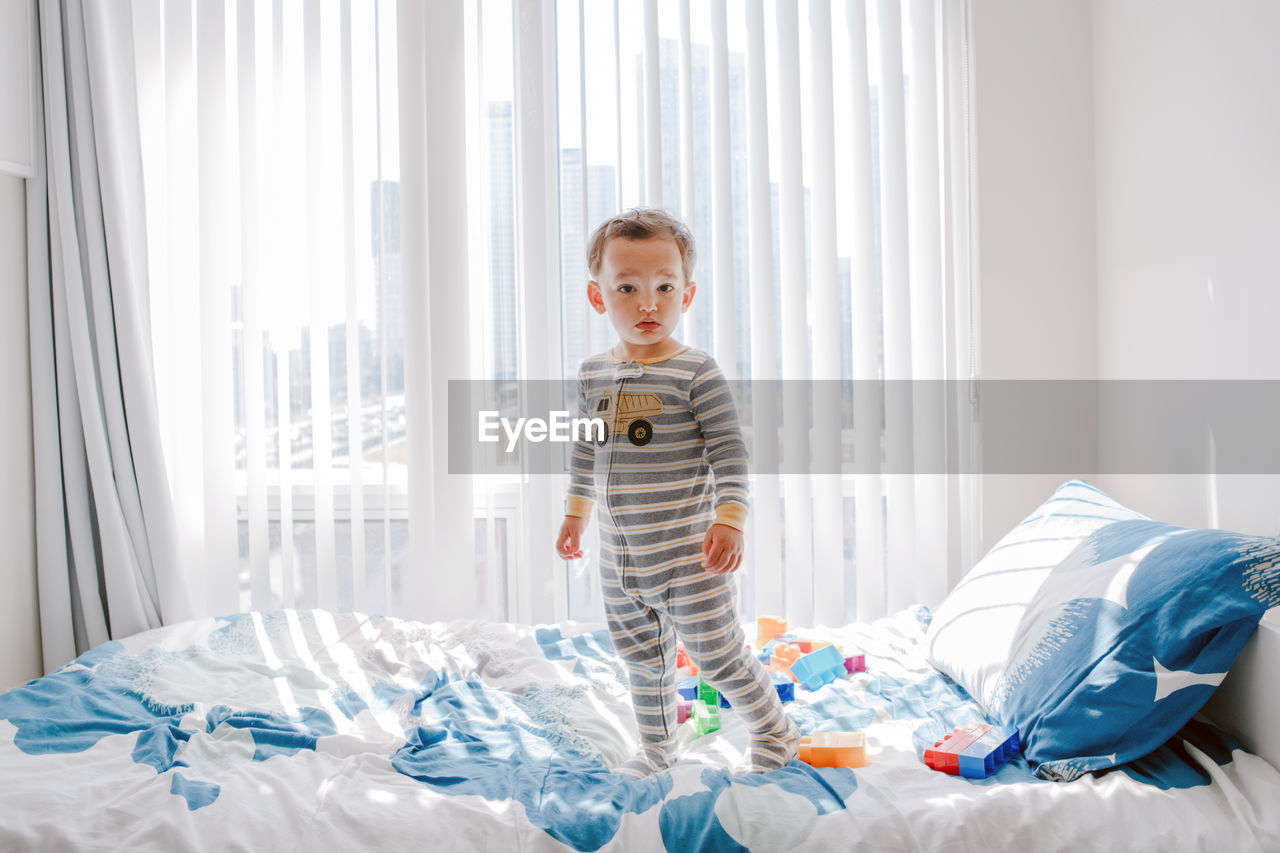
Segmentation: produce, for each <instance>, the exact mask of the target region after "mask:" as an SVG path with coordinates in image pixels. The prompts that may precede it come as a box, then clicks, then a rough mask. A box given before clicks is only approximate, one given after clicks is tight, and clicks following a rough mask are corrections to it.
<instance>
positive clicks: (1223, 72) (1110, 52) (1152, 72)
mask: <svg viewBox="0 0 1280 853" xmlns="http://www.w3.org/2000/svg"><path fill="white" fill-rule="evenodd" d="M1277 33H1280V3H1275V2H1273V0H1197V2H1190V0H1184V2H1179V3H1176V4H1174V3H1166V2H1161V0H1105V2H1095V4H1094V34H1093V42H1094V48H1093V49H1094V92H1093V97H1094V104H1095V113H1094V131H1095V148H1094V150H1095V159H1096V167H1097V181H1096V195H1097V235H1098V236H1097V247H1098V250H1097V258H1098V261H1097V263H1098V353H1099V355H1098V370H1099V375H1100V376H1101V377H1102V378H1105V379H1129V378H1138V379H1141V378H1156V379H1182V378H1194V379H1280V335H1278V334H1277V333H1276V330H1275V326H1276V319H1277V317H1280V238H1278V235H1280V154H1277V152H1280V98H1278V97H1277V93H1280V49H1277V46H1276V34H1277ZM1117 418H1118V415H1116V414H1114V413H1111V412H1109V411H1107V410H1106V409H1105V408H1104V409H1103V411H1102V412H1101V417H1100V422H1099V432H1100V435H1101V436H1103V440H1102V442H1101V443H1100V446H1099V454H1100V457H1101V458H1102V459H1104V460H1106V459H1107V458H1108V457H1109V455H1110V453H1111V452H1112V451H1111V450H1110V449H1109V447H1108V444H1107V442H1106V436H1108V435H1109V434H1111V435H1114V434H1118V433H1119V431H1120V430H1121V429H1122V428H1123V423H1120V422H1118V420H1117ZM1272 432H1273V434H1275V435H1280V431H1277V430H1276V429H1275V427H1274V425H1272ZM1206 467H1208V466H1206ZM1099 485H1100V486H1102V488H1104V489H1106V490H1107V491H1109V492H1110V493H1111V494H1113V495H1114V496H1115V497H1116V498H1117V499H1119V500H1121V501H1123V502H1125V503H1127V504H1128V505H1130V506H1133V507H1134V508H1136V509H1139V510H1140V511H1142V512H1144V513H1146V514H1148V515H1150V516H1153V517H1155V518H1159V519H1161V520H1165V521H1172V522H1174V523H1177V524H1183V525H1188V526H1210V527H1222V528H1226V529H1231V530H1240V531H1243V532H1248V533H1257V534H1264V535H1270V536H1275V535H1278V534H1280V476H1273V475H1265V476H1264V475H1230V476H1228V475H1217V476H1213V475H1208V474H1205V475H1181V476H1141V477H1139V476H1119V475H1112V476H1108V477H1105V478H1102V481H1101V482H1100V483H1099ZM1277 672H1280V618H1278V613H1277V611H1276V610H1273V611H1272V612H1271V613H1270V614H1268V616H1267V620H1266V621H1264V623H1263V627H1262V628H1261V629H1260V630H1259V631H1258V634H1257V636H1256V637H1255V639H1254V640H1253V641H1252V642H1251V643H1250V645H1249V646H1248V647H1247V648H1246V650H1245V652H1244V653H1243V654H1242V655H1241V658H1240V660H1239V661H1238V662H1237V664H1236V666H1235V667H1233V668H1232V671H1231V675H1230V676H1228V678H1227V680H1226V682H1224V684H1223V686H1222V688H1221V689H1219V691H1218V693H1217V694H1216V695H1215V697H1214V701H1212V702H1211V703H1210V705H1209V707H1208V709H1207V710H1208V711H1209V712H1210V714H1212V715H1213V716H1214V717H1215V718H1216V719H1218V720H1219V722H1222V723H1224V724H1225V725H1227V726H1228V727H1229V728H1233V729H1234V730H1235V731H1236V733H1237V734H1240V735H1242V738H1241V739H1242V740H1243V741H1244V743H1245V745H1246V746H1249V747H1250V748H1252V749H1254V750H1255V751H1257V752H1259V753H1260V754H1261V755H1263V756H1264V757H1266V758H1268V759H1269V760H1271V761H1272V762H1273V763H1276V764H1278V765H1280V734H1277V733H1276V731H1275V727H1274V723H1273V720H1274V713H1275V705H1276V703H1277V702H1280V686H1277V682H1276V680H1275V674H1276V673H1277Z"/></svg>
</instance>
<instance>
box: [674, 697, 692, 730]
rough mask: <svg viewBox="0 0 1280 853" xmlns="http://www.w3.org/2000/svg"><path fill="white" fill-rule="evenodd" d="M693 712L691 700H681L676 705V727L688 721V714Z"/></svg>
mask: <svg viewBox="0 0 1280 853" xmlns="http://www.w3.org/2000/svg"><path fill="white" fill-rule="evenodd" d="M692 712H693V700H692V699H681V700H680V702H679V703H678V704H677V705H676V723H677V725H678V724H680V723H683V722H684V721H685V720H687V719H689V714H691V713H692Z"/></svg>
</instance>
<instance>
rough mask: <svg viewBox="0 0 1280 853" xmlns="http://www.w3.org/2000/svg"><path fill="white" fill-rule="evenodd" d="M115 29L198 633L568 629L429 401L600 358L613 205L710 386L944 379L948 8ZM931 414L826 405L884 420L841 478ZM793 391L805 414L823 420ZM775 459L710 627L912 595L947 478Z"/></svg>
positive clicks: (188, 18) (953, 286)
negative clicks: (473, 384)
mask: <svg viewBox="0 0 1280 853" xmlns="http://www.w3.org/2000/svg"><path fill="white" fill-rule="evenodd" d="M132 6H133V11H134V31H135V42H136V44H137V48H138V53H137V65H138V68H137V71H138V74H137V77H138V80H139V86H140V91H139V102H140V110H141V113H142V138H143V161H144V171H145V174H146V186H147V209H148V217H147V222H148V235H149V237H150V242H149V245H150V247H151V255H150V258H149V262H150V267H151V272H152V281H153V294H152V313H153V327H154V329H155V344H156V346H155V352H156V363H157V379H158V384H159V398H160V403H161V420H162V424H163V427H164V434H165V436H166V438H165V450H166V455H167V458H168V459H169V461H170V466H171V475H172V480H173V491H174V495H175V501H176V503H177V505H178V514H179V526H180V530H181V541H182V548H183V551H184V553H185V555H186V556H187V558H188V562H189V565H192V566H194V567H195V575H196V577H195V578H194V579H193V580H194V584H193V586H194V587H195V590H196V593H197V597H198V598H201V599H202V601H203V607H202V608H200V609H202V610H203V611H205V612H226V611H231V610H239V609H247V608H269V607H281V606H283V607H303V606H321V607H330V608H335V609H348V608H354V609H359V610H371V611H378V612H389V613H396V614H401V615H408V616H413V617H415V618H428V619H431V618H446V617H454V616H459V617H462V616H487V617H490V618H496V619H508V620H517V621H522V622H536V621H545V620H551V619H561V618H566V617H574V618H593V617H597V616H598V615H599V613H600V610H599V599H598V593H597V592H596V586H595V579H594V575H593V571H592V565H591V560H584V561H578V562H577V563H573V564H567V565H566V564H565V563H562V562H561V561H559V560H557V559H555V558H554V557H553V555H552V547H551V542H552V538H553V535H554V532H555V529H556V527H557V525H558V519H559V509H560V506H561V496H562V494H563V485H564V484H563V483H562V482H560V481H559V480H558V479H557V478H555V477H548V476H531V475H523V474H520V473H519V472H517V473H516V474H514V475H512V476H508V477H497V476H476V477H464V476H462V475H458V474H451V473H450V472H449V461H450V460H449V458H448V445H447V442H446V440H445V437H446V433H447V422H446V414H447V395H448V383H449V381H450V380H454V379H481V378H482V379H503V380H521V379H554V378H561V377H565V376H571V375H572V374H573V372H574V370H575V369H576V364H577V362H578V361H579V360H580V359H581V358H582V357H584V356H586V355H589V354H591V353H594V352H598V351H600V350H603V349H604V348H605V347H606V346H608V345H609V344H610V343H611V342H612V336H611V332H610V330H609V327H608V325H607V321H606V320H604V319H603V318H601V317H598V316H597V315H595V314H594V313H591V312H589V311H588V308H587V304H586V301H585V297H584V292H585V279H586V275H585V259H584V257H583V254H584V251H585V242H586V238H587V236H588V235H589V233H590V231H591V229H592V228H593V227H594V225H595V224H596V223H597V222H598V221H599V220H600V219H602V218H603V217H605V216H607V215H609V214H611V213H613V212H615V211H616V210H618V209H621V208H624V207H628V206H632V205H637V204H646V205H657V206H663V207H666V208H668V209H670V210H672V211H673V212H675V213H677V214H678V215H680V216H682V217H683V218H684V219H685V220H686V221H687V222H689V224H690V225H691V227H692V228H693V230H694V233H695V236H696V238H697V240H698V243H699V247H700V261H699V269H698V271H697V280H698V283H699V291H698V298H697V299H696V300H695V304H694V307H693V309H692V310H691V311H690V312H689V314H688V315H686V318H685V320H684V322H683V328H682V332H681V334H682V339H683V340H685V341H687V342H689V343H693V344H696V345H698V346H701V347H704V348H707V349H709V350H711V351H712V352H713V353H714V354H715V355H716V357H717V359H718V360H719V361H720V363H721V364H722V365H724V366H725V367H726V369H727V371H728V372H729V373H730V374H731V375H732V376H734V377H736V378H740V379H744V380H747V379H751V380H757V379H763V380H769V379H783V380H787V382H786V384H785V385H784V387H785V388H786V389H787V390H786V391H785V393H788V394H790V393H793V392H794V389H802V388H803V384H804V382H806V381H808V380H850V379H880V378H888V379H891V380H898V379H901V380H913V379H922V378H927V379H942V378H944V377H961V376H966V375H968V372H969V371H970V370H971V369H972V364H971V359H970V357H969V352H970V349H971V348H970V346H969V335H968V332H967V329H968V307H969V298H970V297H969V295H968V290H967V275H966V272H967V269H968V266H969V259H968V253H967V245H968V244H967V222H968V216H967V211H968V195H967V168H966V166H965V163H967V158H966V154H965V151H966V146H967V138H968V137H967V130H966V127H965V116H964V112H963V104H964V97H963V96H964V81H963V65H964V62H963V60H964V50H963V48H964V39H963V33H964V15H965V14H966V6H965V4H963V3H949V2H948V3H942V2H938V0H902V1H901V2H899V0H872V1H871V2H862V0H848V2H846V1H845V0H810V2H806V3H802V4H795V3H791V2H780V1H779V2H764V0H705V2H702V1H700V0H614V2H589V1H588V0H442V2H432V3H419V2H409V0H402V2H391V0H371V2H350V0H346V1H345V2H341V3H322V2H319V0H302V2H293V0H288V1H287V2H286V0H273V2H252V1H251V0H199V2H198V3H197V2H194V0H132ZM792 380H795V381H794V382H792ZM859 387H862V386H859ZM940 388H944V386H942V385H927V384H924V383H921V384H920V385H919V390H917V392H916V393H914V394H912V395H909V402H907V403H906V404H904V405H899V404H896V403H892V404H890V405H888V406H885V405H884V404H883V403H882V401H881V398H880V396H879V395H878V394H861V395H858V396H857V397H856V399H854V400H853V407H854V409H855V412H854V414H855V420H857V421H858V422H859V423H860V424H869V423H875V424H879V423H881V421H883V423H884V428H883V429H874V430H867V429H859V430H857V431H856V432H855V438H854V439H853V443H854V444H856V447H855V449H854V450H855V452H856V453H857V454H858V458H860V459H863V460H865V459H867V458H869V455H870V458H876V459H878V458H880V454H881V453H882V452H884V453H886V454H889V455H891V456H892V455H894V454H897V457H898V458H906V459H908V460H910V459H911V458H912V453H913V447H914V444H913V442H916V441H923V440H924V439H923V438H922V437H921V436H922V435H924V433H926V432H927V430H922V424H924V423H926V422H931V421H932V419H935V418H947V419H953V420H956V421H957V422H958V424H957V428H961V427H963V426H964V423H963V421H964V417H963V415H961V416H959V417H957V416H956V412H957V411H960V409H962V408H963V407H962V406H959V405H958V404H957V402H956V401H955V400H952V399H949V398H948V397H947V396H946V394H945V393H944V392H939V393H934V390H936V389H940ZM815 399H816V402H805V403H804V406H805V407H806V409H805V412H806V417H809V418H812V419H813V422H814V423H818V422H820V421H823V420H828V421H829V420H830V419H831V418H836V419H837V420H838V419H839V418H840V412H839V410H838V407H839V403H838V401H831V400H827V399H823V398H821V395H818V396H817V398H815ZM885 399H889V398H887V397H886V398H885ZM893 399H895V400H896V399H901V398H893ZM750 417H751V419H752V424H753V430H754V431H755V432H756V433H757V434H760V433H769V434H771V435H772V434H774V433H775V432H776V427H777V417H778V413H777V412H776V411H772V410H770V409H769V407H766V406H757V407H756V410H755V411H752V412H751V413H750ZM782 436H783V438H782V440H781V442H780V444H781V446H779V447H774V446H772V443H771V442H763V441H759V440H757V441H755V442H754V447H753V453H754V454H755V457H756V458H757V460H758V461H760V462H761V465H762V466H765V467H768V461H769V459H771V458H776V457H777V456H778V455H779V454H780V455H781V456H782V457H783V458H785V459H790V460H793V461H794V460H795V459H798V458H802V459H805V458H807V459H812V460H814V464H813V466H811V467H812V469H813V470H821V471H828V470H829V471H831V472H832V473H830V474H825V475H822V476H819V475H810V476H803V475H795V476H785V477H777V476H759V477H756V478H755V482H754V483H753V489H754V491H753V501H754V505H753V513H752V521H751V533H750V535H751V537H752V538H751V545H752V549H751V550H752V561H751V564H750V565H749V566H748V567H747V570H746V571H745V572H744V573H743V589H742V592H743V598H744V608H745V609H747V610H748V611H750V612H753V613H767V612H773V613H785V614H786V615H787V616H788V617H790V618H791V619H793V620H795V621H796V622H797V623H805V624H816V623H820V622H826V623H835V622H843V621H847V620H849V619H852V618H856V617H863V618H865V617H872V616H876V615H879V614H881V613H883V612H885V611H886V610H892V609H896V608H898V607H901V606H903V605H905V604H908V603H911V602H913V601H917V600H924V601H930V600H937V599H939V598H940V597H941V595H942V594H943V592H945V590H946V589H947V588H948V586H949V583H948V581H949V579H950V576H951V575H953V574H954V573H955V571H956V566H957V565H958V560H957V552H958V546H957V541H958V540H959V539H961V538H962V537H961V535H960V534H962V533H963V532H964V531H965V529H966V524H967V522H966V519H965V518H964V516H963V513H962V509H963V506H964V504H963V502H962V501H959V500H957V498H958V497H959V496H960V495H961V491H962V490H960V489H958V488H957V485H956V483H955V481H954V479H948V478H945V477H942V476H941V475H940V474H935V475H931V476H925V475H924V474H923V473H917V474H916V475H902V474H897V473H883V474H875V473H873V474H870V475H861V476H857V477H854V476H842V475H841V474H840V473H839V471H840V466H839V465H838V464H836V465H835V466H834V467H829V468H824V467H823V465H825V464H827V463H829V462H830V460H831V459H833V458H834V459H839V456H838V454H841V453H846V454H847V453H848V452H849V449H848V448H847V447H842V446H840V442H839V441H838V440H837V441H836V442H835V443H834V444H832V443H831V441H830V439H829V438H828V439H824V438H822V437H820V436H819V435H818V434H816V433H815V435H814V437H813V438H812V439H811V438H810V437H809V436H808V435H807V432H806V431H805V430H799V429H789V430H785V431H783V432H782ZM824 442H826V443H824ZM846 443H847V442H846ZM882 445H884V447H883V448H882ZM833 454H836V455H835V456H833ZM872 467H873V468H874V466H872ZM893 470H895V471H896V470H902V469H893ZM907 470H910V469H909V468H908V469H907ZM886 471H888V469H886ZM962 544H963V543H961V545H962ZM591 550H592V551H593V552H596V551H598V549H591Z"/></svg>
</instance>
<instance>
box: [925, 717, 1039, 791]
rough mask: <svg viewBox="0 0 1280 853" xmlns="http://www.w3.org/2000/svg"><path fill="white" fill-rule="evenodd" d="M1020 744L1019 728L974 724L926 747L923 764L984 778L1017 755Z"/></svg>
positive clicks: (965, 775)
mask: <svg viewBox="0 0 1280 853" xmlns="http://www.w3.org/2000/svg"><path fill="white" fill-rule="evenodd" d="M1019 746H1020V745H1019V741H1018V730H1017V729H1008V728H1003V727H1001V726H993V725H990V724H989V723H971V724H969V725H967V726H959V727H957V728H955V729H953V730H952V731H951V732H950V733H949V734H947V735H946V736H944V737H943V738H942V740H940V741H938V742H937V743H935V744H934V745H933V747H932V748H930V749H926V750H925V751H924V763H925V764H926V765H928V766H929V767H931V768H933V769H934V770H938V771H941V772H942V773H948V774H950V775H952V776H964V777H966V778H969V779H985V778H987V777H988V776H990V775H991V774H992V773H995V772H996V771H997V770H999V769H1000V768H1001V767H1003V766H1004V764H1005V762H1007V761H1008V760H1009V759H1010V758H1012V757H1013V756H1015V755H1017V753H1018V749H1019Z"/></svg>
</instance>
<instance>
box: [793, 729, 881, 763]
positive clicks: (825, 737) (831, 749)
mask: <svg viewBox="0 0 1280 853" xmlns="http://www.w3.org/2000/svg"><path fill="white" fill-rule="evenodd" d="M797 757H798V758H799V759H800V760H801V761H803V762H804V763H805V764H808V765H809V766H811V767H864V766H866V763H867V738H866V735H864V734H863V733H862V732H818V733H817V734H815V735H813V736H812V737H802V738H800V752H799V755H797Z"/></svg>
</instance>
